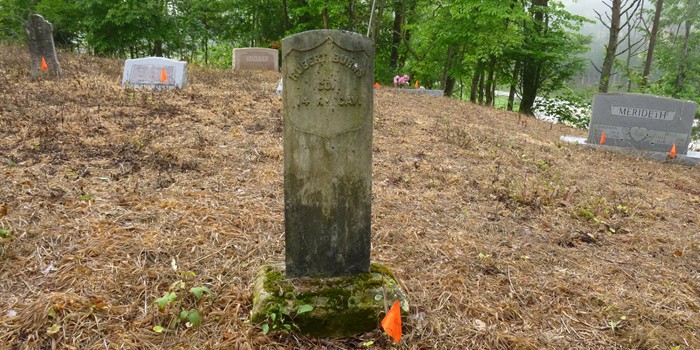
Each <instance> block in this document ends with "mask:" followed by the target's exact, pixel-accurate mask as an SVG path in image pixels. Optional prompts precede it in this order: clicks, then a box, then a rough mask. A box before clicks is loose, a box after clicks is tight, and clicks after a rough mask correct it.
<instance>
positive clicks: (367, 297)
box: [251, 262, 409, 338]
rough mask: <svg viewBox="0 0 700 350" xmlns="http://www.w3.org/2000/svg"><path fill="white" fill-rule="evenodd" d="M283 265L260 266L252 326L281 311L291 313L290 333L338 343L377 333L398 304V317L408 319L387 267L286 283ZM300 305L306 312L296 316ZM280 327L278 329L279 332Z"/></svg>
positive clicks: (406, 305) (401, 295) (373, 266)
mask: <svg viewBox="0 0 700 350" xmlns="http://www.w3.org/2000/svg"><path fill="white" fill-rule="evenodd" d="M284 269H285V266H284V263H278V264H271V265H265V266H263V267H262V268H261V269H260V270H259V272H258V276H257V278H256V280H255V285H254V287H253V310H252V311H251V320H252V321H253V322H254V323H257V324H265V323H267V324H268V325H269V326H270V327H271V329H272V325H273V321H272V320H271V318H270V315H271V314H272V313H278V311H279V308H280V307H284V308H286V310H287V311H288V312H289V314H290V315H289V317H288V319H287V320H285V321H282V322H280V320H279V319H277V317H278V316H275V317H276V322H278V323H277V325H278V326H281V324H280V323H284V324H288V325H290V326H291V327H292V331H295V332H296V331H298V332H300V333H302V334H308V335H313V336H316V337H321V338H337V337H347V336H353V335H357V334H361V333H366V332H370V331H372V330H374V329H376V328H377V326H378V324H379V320H380V316H381V315H382V314H383V313H384V312H385V311H387V310H388V309H387V308H388V307H391V305H392V304H393V303H394V301H395V300H398V301H399V302H400V303H401V311H402V313H403V314H404V315H405V314H408V311H409V302H408V299H407V298H406V294H405V293H404V292H403V290H402V289H401V287H400V286H399V284H398V283H397V282H396V278H395V277H394V276H393V274H392V273H391V271H390V270H389V269H388V268H386V267H385V266H383V265H381V264H378V263H374V262H373V263H371V264H370V272H369V273H365V274H359V275H352V276H341V277H329V278H309V277H298V278H285V271H284ZM302 305H311V306H312V307H313V309H312V310H311V311H310V312H305V313H302V314H296V312H295V310H298V308H299V307H300V306H302ZM279 328H281V327H278V329H279Z"/></svg>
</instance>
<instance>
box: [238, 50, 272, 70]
mask: <svg viewBox="0 0 700 350" xmlns="http://www.w3.org/2000/svg"><path fill="white" fill-rule="evenodd" d="M233 70H237V71H238V70H271V71H275V72H277V71H279V51H277V50H275V49H266V48H262V47H245V48H236V49H233Z"/></svg>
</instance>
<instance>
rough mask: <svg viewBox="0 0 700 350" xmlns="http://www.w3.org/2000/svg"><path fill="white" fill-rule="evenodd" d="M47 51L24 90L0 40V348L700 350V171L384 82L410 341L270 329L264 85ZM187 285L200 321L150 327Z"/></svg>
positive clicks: (385, 228)
mask: <svg viewBox="0 0 700 350" xmlns="http://www.w3.org/2000/svg"><path fill="white" fill-rule="evenodd" d="M59 60H60V62H61V63H62V67H63V69H64V77H63V78H62V79H60V80H37V81H33V80H31V78H30V77H29V72H28V69H29V65H28V63H27V62H28V54H27V53H26V49H24V48H16V47H0V208H2V215H0V229H4V230H6V231H9V232H11V233H12V234H13V235H14V236H15V239H14V240H11V241H9V240H8V241H3V243H2V246H3V250H2V251H0V252H1V253H0V280H1V281H3V283H0V296H2V297H1V298H0V348H7V349H359V348H362V349H365V348H369V349H383V348H398V349H467V348H468V349H627V348H631V349H669V348H671V347H673V346H680V348H681V349H698V348H700V334H699V332H700V228H699V226H700V171H698V167H697V166H696V167H687V166H682V165H677V164H670V163H662V162H655V161H650V160H645V159H638V158H634V157H631V156H625V155H621V154H617V153H611V152H604V151H595V150H591V149H586V148H582V147H579V146H576V145H571V144H566V143H562V142H561V141H559V136H560V135H563V134H575V135H584V132H583V131H580V130H573V129H570V128H567V127H564V126H562V125H554V126H550V125H549V124H547V123H545V122H540V121H537V120H533V119H531V118H525V117H522V118H521V117H519V116H518V115H517V114H514V113H506V112H502V111H496V110H493V109H490V108H484V107H480V106H476V105H472V104H469V103H464V102H460V101H456V100H451V99H447V98H441V97H430V96H419V95H412V94H411V95H408V94H403V93H401V92H400V91H396V90H394V89H393V88H384V87H382V88H379V89H377V90H375V91H376V95H375V107H374V127H375V133H374V135H375V138H374V168H373V179H374V183H373V218H372V219H373V221H372V223H373V226H372V228H373V232H372V258H373V259H374V260H377V261H380V262H382V263H384V264H386V265H388V266H389V267H390V268H391V269H392V270H393V271H394V273H395V274H396V276H397V277H398V278H399V280H400V281H401V283H402V284H403V286H404V288H405V290H406V291H407V293H408V296H409V299H410V300H411V302H412V304H411V312H410V314H409V315H408V317H406V318H404V337H403V339H402V340H401V343H400V344H399V345H396V346H391V345H390V344H391V343H390V341H389V340H387V337H386V335H384V334H383V333H382V332H381V331H380V330H379V329H377V330H376V331H374V332H371V333H368V334H363V335H359V336H357V337H352V338H346V339H334V340H328V339H313V338H309V337H305V336H301V335H292V334H285V333H277V334H271V335H269V336H265V335H263V334H262V331H261V329H260V328H259V326H256V325H253V324H250V323H248V322H247V318H248V314H249V311H250V308H251V303H252V300H251V283H252V279H253V277H254V276H255V273H256V271H257V269H258V268H259V267H260V266H261V265H262V264H265V263H268V262H272V261H280V260H282V259H283V258H284V232H283V191H282V184H283V169H282V133H281V131H282V124H281V112H280V109H281V100H280V98H279V97H278V96H276V94H275V88H276V86H277V81H278V80H279V78H280V75H279V74H277V73H274V72H267V73H261V72H239V73H234V72H231V71H230V70H220V69H210V68H202V67H197V66H190V68H189V69H190V71H189V76H190V79H189V80H190V86H189V87H187V88H186V89H183V90H178V91H164V92H152V91H148V90H134V89H124V88H122V87H120V85H119V83H120V77H121V70H122V67H123V61H121V60H112V59H102V58H94V57H90V56H78V55H73V54H66V53H63V54H60V55H59ZM5 208H6V209H5ZM188 271H191V272H192V273H191V274H190V273H187V272H188ZM183 276H188V278H189V280H188V283H190V284H191V285H201V286H207V287H208V288H210V289H211V290H212V292H213V295H212V296H211V297H210V298H209V299H207V300H206V301H205V302H201V303H199V304H196V305H197V307H198V308H199V310H200V312H201V313H202V324H201V326H200V327H189V328H188V327H185V326H184V325H180V326H178V327H176V328H175V329H174V330H168V329H166V330H165V331H164V332H163V333H156V332H154V331H153V326H155V325H158V324H162V323H163V322H168V318H167V317H166V315H164V314H163V312H161V311H159V310H158V308H157V307H156V306H155V305H154V302H155V300H156V299H157V298H159V297H161V296H163V294H164V293H165V292H167V291H168V290H169V288H172V285H173V283H174V282H176V281H178V280H181V279H182V278H183ZM183 295H184V294H183ZM187 302H188V303H190V304H191V305H195V304H193V303H195V301H192V300H188V301H187ZM367 341H373V343H372V345H369V343H366V342H367Z"/></svg>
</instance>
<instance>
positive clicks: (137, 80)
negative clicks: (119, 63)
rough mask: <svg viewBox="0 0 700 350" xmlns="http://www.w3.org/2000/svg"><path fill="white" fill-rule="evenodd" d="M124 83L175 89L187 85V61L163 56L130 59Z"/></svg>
mask: <svg viewBox="0 0 700 350" xmlns="http://www.w3.org/2000/svg"><path fill="white" fill-rule="evenodd" d="M122 85H128V86H132V87H139V88H141V87H146V88H152V89H157V90H159V89H174V88H182V87H185V85H187V62H182V61H177V60H171V59H168V58H163V57H146V58H136V59H128V60H126V61H125V62H124V74H123V75H122Z"/></svg>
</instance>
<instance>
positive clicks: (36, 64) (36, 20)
mask: <svg viewBox="0 0 700 350" xmlns="http://www.w3.org/2000/svg"><path fill="white" fill-rule="evenodd" d="M24 30H25V31H26V33H27V44H28V46H29V54H30V59H31V63H30V66H31V73H32V76H33V77H36V76H38V75H40V74H41V75H48V76H55V77H58V76H60V75H61V65H60V64H59V63H58V57H57V56H56V47H55V46H54V42H53V26H52V25H51V23H49V22H48V21H46V20H45V19H44V17H42V16H41V15H37V14H33V15H29V20H28V21H27V24H26V25H25V27H24ZM42 61H43V62H42Z"/></svg>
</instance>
